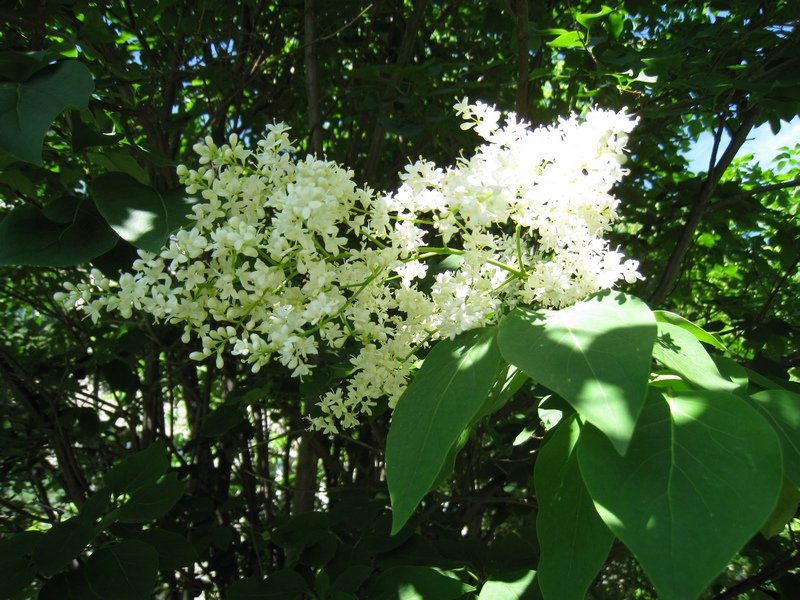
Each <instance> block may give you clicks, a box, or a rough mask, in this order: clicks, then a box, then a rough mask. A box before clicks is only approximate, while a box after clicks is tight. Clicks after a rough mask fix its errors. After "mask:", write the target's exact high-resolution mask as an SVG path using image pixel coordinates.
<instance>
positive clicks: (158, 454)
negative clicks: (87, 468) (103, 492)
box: [103, 442, 169, 495]
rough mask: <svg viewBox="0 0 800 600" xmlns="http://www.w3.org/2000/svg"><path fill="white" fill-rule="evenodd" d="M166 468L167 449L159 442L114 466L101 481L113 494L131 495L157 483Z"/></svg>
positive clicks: (167, 462) (167, 461)
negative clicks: (103, 481) (109, 487)
mask: <svg viewBox="0 0 800 600" xmlns="http://www.w3.org/2000/svg"><path fill="white" fill-rule="evenodd" d="M168 466H169V458H168V457H167V449H166V448H164V445H163V444H162V443H161V442H156V443H154V444H151V445H150V446H149V447H148V448H146V449H145V450H142V451H141V452H137V453H136V454H132V455H131V456H128V457H127V458H124V459H123V460H121V461H120V462H118V463H117V464H115V465H114V466H113V467H111V469H110V470H109V472H108V473H106V474H105V476H104V478H103V479H104V480H105V483H106V485H108V486H111V489H112V490H113V491H114V493H115V494H117V495H120V494H131V493H133V492H135V491H136V490H138V489H140V488H142V487H144V486H145V485H148V484H151V483H155V482H156V481H158V480H159V479H160V478H161V477H162V476H163V475H164V473H166V472H167V467H168Z"/></svg>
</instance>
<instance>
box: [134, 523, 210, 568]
mask: <svg viewBox="0 0 800 600" xmlns="http://www.w3.org/2000/svg"><path fill="white" fill-rule="evenodd" d="M131 537H133V539H137V540H139V541H142V542H146V543H148V544H150V545H151V546H153V548H155V549H156V551H157V552H158V568H159V569H160V570H162V571H165V572H169V571H175V570H177V569H182V568H186V567H191V566H192V565H193V564H194V563H196V562H197V561H198V560H200V556H199V555H198V554H197V550H196V549H195V547H194V546H193V545H192V543H191V542H190V541H189V540H188V539H187V538H186V536H185V535H181V534H180V533H175V532H173V531H167V530H166V529H159V528H158V527H151V528H149V529H145V530H144V531H140V532H137V533H136V534H135V535H133V536H131Z"/></svg>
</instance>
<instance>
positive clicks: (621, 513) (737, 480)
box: [578, 390, 783, 600]
mask: <svg viewBox="0 0 800 600" xmlns="http://www.w3.org/2000/svg"><path fill="white" fill-rule="evenodd" d="M578 462H579V464H580V469H581V473H582V474H583V478H584V481H585V482H586V487H587V488H588V490H589V493H590V495H591V496H592V499H593V500H594V503H595V507H596V508H597V511H598V513H599V514H600V516H601V517H602V518H603V520H604V521H605V523H606V525H608V526H609V528H610V529H611V530H612V531H613V532H614V533H615V534H616V535H617V536H618V537H619V538H620V539H621V540H622V541H623V542H624V543H625V545H626V546H628V548H630V550H631V551H632V552H633V554H634V555H635V556H636V558H637V559H638V561H639V563H640V564H641V565H642V567H643V568H644V570H645V572H646V573H647V575H648V577H649V578H650V580H651V581H652V582H653V585H654V586H655V588H656V590H657V591H658V593H659V598H661V599H662V600H673V599H674V600H678V599H683V598H696V597H697V596H698V595H699V594H700V592H702V591H703V589H704V588H705V587H706V586H707V585H708V584H709V583H710V582H711V581H712V580H713V579H714V577H715V576H716V575H718V574H719V573H720V572H721V571H722V570H723V569H724V568H725V565H726V564H728V561H729V560H730V559H731V558H732V557H733V556H734V554H736V552H737V551H738V550H739V549H741V547H742V546H744V544H745V543H746V542H747V541H748V540H749V539H750V538H751V537H752V536H753V535H754V534H755V533H756V532H757V531H758V530H759V528H760V527H761V525H762V524H763V523H764V521H765V520H766V519H767V517H768V516H769V515H770V513H771V512H772V510H773V508H774V507H775V503H776V501H777V499H778V494H779V492H780V489H781V482H782V479H783V469H782V467H781V449H780V444H779V442H778V438H777V436H776V435H775V432H774V431H773V430H772V428H771V427H770V426H769V424H768V423H767V422H766V421H765V420H764V419H763V418H761V417H760V416H759V414H758V413H757V412H756V411H755V410H754V409H753V408H751V407H750V405H749V404H748V403H747V402H746V401H745V400H743V399H741V398H739V397H737V396H734V395H732V394H727V393H723V392H714V391H697V392H685V393H681V394H676V395H674V396H666V395H664V394H663V393H662V392H661V391H658V390H653V391H652V393H651V394H650V395H649V396H648V399H647V404H646V405H645V408H644V410H643V411H642V415H641V417H640V419H639V423H638V425H637V428H636V432H635V434H634V437H633V440H632V441H631V445H630V448H629V451H628V454H627V455H625V456H624V457H622V456H619V454H618V453H617V452H615V450H614V448H613V446H612V445H611V444H610V443H609V442H608V440H607V439H606V438H605V436H603V435H602V434H601V433H600V431H598V430H596V429H594V428H592V427H590V426H587V427H586V428H585V429H584V431H582V433H581V436H580V439H579V442H578Z"/></svg>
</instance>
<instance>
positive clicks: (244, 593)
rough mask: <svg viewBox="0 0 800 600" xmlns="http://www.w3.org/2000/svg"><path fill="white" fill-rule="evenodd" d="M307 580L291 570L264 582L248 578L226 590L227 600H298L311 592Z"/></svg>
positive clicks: (275, 574) (268, 578)
mask: <svg viewBox="0 0 800 600" xmlns="http://www.w3.org/2000/svg"><path fill="white" fill-rule="evenodd" d="M310 591H311V590H310V589H309V587H308V584H307V583H306V581H305V579H303V578H302V577H301V576H300V575H299V574H298V573H296V572H295V571H292V570H290V569H284V570H282V571H278V572H277V573H273V574H272V575H270V576H269V577H267V579H266V580H264V581H259V580H258V579H256V578H255V577H247V578H245V579H242V580H240V581H237V582H236V583H234V584H233V585H231V586H230V587H228V589H227V590H226V598H227V600H296V599H297V598H298V597H302V595H303V594H305V593H307V592H310Z"/></svg>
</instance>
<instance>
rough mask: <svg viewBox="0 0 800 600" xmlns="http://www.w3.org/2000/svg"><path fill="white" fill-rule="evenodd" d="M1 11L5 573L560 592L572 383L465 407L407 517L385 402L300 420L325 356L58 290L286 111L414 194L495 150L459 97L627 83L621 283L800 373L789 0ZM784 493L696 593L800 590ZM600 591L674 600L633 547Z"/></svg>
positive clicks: (123, 262)
mask: <svg viewBox="0 0 800 600" xmlns="http://www.w3.org/2000/svg"><path fill="white" fill-rule="evenodd" d="M0 10H1V11H2V17H3V23H4V24H3V26H2V29H0V34H1V36H0V170H1V172H0V194H1V195H2V201H1V203H0V211H2V212H0V218H2V221H0V265H2V267H0V269H1V270H2V275H3V277H2V282H3V283H2V284H0V285H2V291H1V292H0V305H2V310H0V331H2V339H3V343H2V346H0V411H2V415H1V416H2V419H1V420H0V422H2V429H0V459H2V463H3V466H2V472H3V473H5V477H4V478H3V480H2V483H0V486H2V494H0V498H2V500H0V504H2V507H3V512H2V514H3V518H2V520H1V521H0V528H2V539H0V580H3V581H7V582H9V583H8V585H7V586H5V591H3V592H2V593H4V594H6V595H7V596H8V597H15V598H16V597H19V598H25V597H33V596H34V595H35V594H37V593H38V594H39V597H40V598H43V599H46V598H67V597H70V598H95V597H100V598H110V597H119V598H122V597H127V598H146V597H150V595H151V594H152V593H154V592H153V590H156V592H155V593H156V594H157V597H163V598H183V597H192V596H198V595H203V594H205V596H206V597H209V598H215V597H226V598H230V599H235V598H243V597H260V595H263V596H265V597H266V596H267V595H268V594H279V593H280V594H284V596H277V595H276V597H288V598H293V597H296V596H298V595H301V594H306V595H308V596H311V597H313V594H315V595H316V597H319V598H325V597H331V598H348V597H383V596H386V597H389V596H392V594H393V593H396V590H397V589H398V586H399V585H400V584H401V583H402V582H404V581H412V582H413V583H414V585H416V586H417V590H418V592H419V593H420V594H422V595H423V596H424V597H437V598H448V597H449V598H457V597H461V596H464V595H467V596H466V597H469V594H472V595H473V596H477V595H478V594H479V595H480V597H481V598H505V597H511V596H503V595H502V593H503V592H502V590H501V588H502V589H516V590H517V591H518V593H519V594H520V597H538V596H537V595H536V594H538V593H539V591H538V586H537V584H536V583H535V575H534V571H535V570H536V569H537V564H538V558H539V549H538V547H537V537H536V532H535V518H536V511H537V508H538V502H539V501H540V498H539V497H538V495H537V493H536V481H535V480H534V478H533V477H532V474H533V472H534V464H535V463H536V460H537V456H538V455H539V454H538V450H539V448H540V444H541V442H542V440H543V439H544V436H545V435H546V434H547V432H548V431H549V430H551V429H552V428H551V427H550V422H549V421H548V419H547V417H546V414H547V413H546V412H544V408H547V404H545V405H544V406H543V407H540V400H542V399H543V398H545V397H547V396H549V395H551V394H550V390H548V389H546V388H544V387H543V386H532V385H526V386H523V387H522V388H521V389H520V390H519V391H518V392H517V393H516V394H514V396H513V398H512V399H511V400H509V401H508V402H507V403H506V404H505V406H504V407H503V408H502V409H500V410H499V411H498V412H496V413H494V414H493V415H492V416H491V417H489V418H487V419H484V420H483V421H481V422H480V423H479V424H478V425H477V426H476V427H474V428H473V430H472V431H471V433H470V435H469V436H468V439H466V438H465V440H464V442H465V443H464V447H463V449H462V450H461V452H460V453H458V456H457V457H455V458H454V460H455V461H456V462H455V469H454V472H455V473H456V474H457V475H456V476H452V477H450V478H448V479H447V480H446V481H444V482H443V484H442V486H440V487H439V488H438V489H436V490H434V491H433V492H432V493H431V494H429V495H428V496H426V497H425V499H424V500H423V501H422V503H421V505H420V507H419V509H418V510H417V513H416V514H415V516H414V517H413V519H412V521H411V522H410V524H409V525H407V526H406V527H404V528H403V529H402V530H401V531H400V533H398V534H397V535H395V536H390V521H391V514H390V512H389V510H388V496H387V489H386V484H385V481H384V479H385V477H384V474H383V471H384V456H383V449H384V448H385V443H386V436H387V431H388V429H389V419H388V415H387V414H385V413H384V414H381V415H378V416H377V417H376V418H375V419H374V420H373V421H372V422H370V423H368V424H365V425H362V426H360V427H359V428H358V430H357V431H356V432H355V433H353V435H337V436H333V437H331V438H329V437H325V436H322V435H320V434H318V433H310V432H308V431H307V430H306V428H307V421H306V420H305V418H304V417H305V416H306V415H307V414H308V413H309V411H310V410H311V406H312V405H313V400H314V398H315V397H316V396H317V395H318V394H319V393H320V391H321V390H322V389H324V387H325V386H326V385H327V383H328V382H327V381H326V380H320V379H315V378H311V379H308V380H305V381H303V382H302V383H301V384H298V382H297V380H294V379H291V378H288V377H286V375H285V373H284V372H283V370H281V369H279V368H277V367H276V368H265V369H263V370H262V371H261V372H259V373H258V374H257V375H254V374H252V373H251V372H250V371H249V370H248V369H247V368H246V367H244V366H242V365H241V364H240V363H239V362H238V361H237V360H236V359H235V357H227V358H226V360H225V361H224V364H222V366H218V365H217V364H215V362H214V361H213V360H206V361H203V362H199V363H198V362H196V361H193V360H190V359H189V355H190V353H191V352H192V351H194V350H196V349H197V347H196V343H194V342H189V343H185V342H183V341H182V340H181V332H180V331H179V330H178V328H176V327H174V326H168V325H163V324H153V323H152V322H151V321H150V320H149V319H148V318H146V317H145V316H141V315H134V316H133V317H132V318H130V319H121V318H119V317H118V316H114V315H113V314H110V313H109V314H107V315H103V316H102V318H101V319H100V320H98V321H97V322H96V323H95V322H93V321H91V320H88V319H85V318H84V316H83V315H82V314H80V313H76V312H73V311H65V310H64V308H63V306H62V305H61V304H60V303H58V302H56V301H54V300H53V296H54V294H55V293H56V292H58V291H61V290H62V284H63V282H64V281H73V282H77V281H86V280H88V279H89V277H90V275H91V269H98V270H99V271H100V272H102V273H104V274H106V275H108V276H110V277H113V276H115V275H116V274H117V273H119V272H120V271H122V272H124V271H127V270H130V269H131V264H132V262H133V260H134V259H135V257H136V254H135V251H136V248H144V249H149V250H153V251H156V250H158V249H159V248H160V247H161V246H162V245H163V244H164V243H165V242H166V240H167V238H168V236H169V234H170V233H172V232H174V231H175V230H176V229H177V228H178V227H180V226H181V225H182V224H185V220H184V219H183V215H184V214H185V213H186V212H187V209H188V206H190V205H191V203H193V202H194V201H195V199H193V198H191V197H190V196H188V195H187V194H186V193H185V192H184V190H183V189H182V188H181V186H180V185H179V182H178V177H177V175H176V166H177V165H178V164H187V165H192V164H195V163H196V157H195V155H194V153H193V151H192V147H193V145H194V144H195V143H196V142H198V141H200V140H202V139H203V138H204V137H206V136H210V137H211V138H212V139H213V140H214V141H216V142H217V143H220V144H221V143H223V142H224V140H225V139H227V136H228V135H229V134H232V133H235V134H237V135H238V136H239V138H240V139H242V140H245V141H246V142H247V143H248V145H255V143H256V142H257V141H258V140H259V139H260V138H261V136H262V135H263V132H264V131H265V127H266V125H267V124H269V123H272V122H274V121H276V120H277V121H282V122H285V123H287V124H290V125H291V126H292V131H291V135H292V137H293V138H294V139H296V140H298V143H299V144H300V146H301V147H302V148H303V152H308V153H314V154H316V155H318V156H322V155H324V156H326V157H327V158H329V159H332V160H335V161H338V162H340V163H341V164H343V165H345V166H347V167H349V168H352V169H353V170H354V172H355V174H356V178H357V180H358V181H359V182H360V183H363V184H366V185H369V186H371V187H373V188H375V189H393V188H394V187H396V185H397V182H398V173H399V172H401V171H402V170H403V167H404V165H405V164H406V163H407V162H408V160H409V159H412V160H413V159H416V158H417V157H419V156H424V157H426V158H429V159H432V160H435V161H436V162H437V163H439V164H450V163H452V162H453V161H454V160H455V157H457V156H458V155H459V153H461V152H467V151H468V150H469V149H470V148H472V147H473V145H474V141H473V138H472V134H471V133H470V132H465V131H463V130H462V129H461V128H460V121H459V120H458V119H457V118H456V117H455V116H454V114H453V111H452V105H453V104H454V102H455V100H456V98H458V99H460V98H462V97H464V96H469V97H470V98H471V99H480V100H482V101H484V102H486V103H489V104H496V105H497V106H498V107H499V108H501V109H503V110H515V111H516V112H517V114H518V115H520V116H521V117H522V118H524V119H526V120H528V121H529V122H531V124H532V125H541V124H551V123H553V122H554V121H555V120H556V119H557V118H558V117H559V116H564V115H567V114H568V113H570V112H571V111H577V112H585V111H586V110H588V108H589V107H591V106H593V105H598V106H602V107H606V108H613V109H620V108H622V107H623V106H627V107H628V109H629V111H631V112H633V113H634V114H636V115H637V116H638V117H639V120H640V122H639V126H638V127H637V128H636V129H635V130H634V132H633V133H632V134H631V138H630V144H629V145H630V151H631V153H630V160H629V162H628V164H627V165H626V167H627V168H628V169H629V170H630V173H629V175H628V176H627V177H626V178H625V179H624V180H623V182H622V183H621V184H619V185H618V186H617V188H616V189H615V190H614V193H615V194H616V195H617V197H619V198H620V199H621V201H622V202H621V206H620V211H621V213H622V215H623V218H622V219H621V220H620V221H619V222H618V223H616V225H615V229H614V231H613V232H612V233H611V237H612V239H613V242H614V244H619V245H620V247H621V248H622V249H623V250H624V251H625V252H626V254H627V255H629V256H632V257H635V258H637V259H639V260H640V261H641V263H642V264H641V271H642V273H643V274H644V275H645V276H646V279H645V280H644V281H643V282H640V283H638V284H636V285H635V286H632V287H631V288H630V289H628V290H626V291H629V292H631V293H633V294H637V295H638V296H639V297H641V298H643V299H645V300H647V301H648V302H649V303H650V305H651V306H652V307H653V308H661V309H666V310H670V311H674V312H676V313H680V314H681V315H683V316H685V317H686V318H688V319H691V320H693V321H696V322H697V323H698V324H700V325H701V326H703V328H704V329H705V330H706V331H709V332H714V333H716V334H718V338H719V340H722V342H724V344H725V345H726V346H727V348H728V349H729V357H730V358H733V359H735V360H736V361H738V362H740V363H742V364H744V365H746V366H748V367H752V368H753V369H755V370H757V371H758V372H759V373H762V374H763V375H766V376H769V377H772V378H773V379H774V381H778V382H780V383H779V385H781V386H783V387H785V388H787V389H794V391H795V392H796V391H797V389H796V387H795V388H792V386H793V385H795V384H794V382H796V380H797V375H796V368H797V366H798V364H800V347H798V344H799V342H798V331H800V327H798V319H799V318H800V317H799V316H798V315H800V312H798V297H799V295H798V294H799V293H800V289H799V287H800V277H799V276H798V272H797V271H798V270H797V265H798V248H800V243H799V241H800V222H798V210H797V207H798V196H797V188H796V186H797V185H798V183H800V162H798V160H800V159H798V154H797V152H798V149H797V148H783V149H777V148H776V162H774V163H772V164H771V165H770V166H769V167H763V166H759V165H758V164H757V163H756V162H755V160H754V158H753V157H748V156H742V152H741V149H742V146H743V144H744V142H745V140H746V139H747V138H748V136H751V135H752V131H753V128H754V127H756V126H759V125H762V124H765V123H768V124H769V125H770V126H771V127H772V129H773V131H778V130H779V129H780V128H781V127H783V126H785V123H786V122H788V121H789V120H791V119H792V118H794V117H795V116H797V114H798V106H799V105H800V64H798V55H799V53H798V50H800V45H799V44H798V30H797V27H798V17H800V14H799V13H800V8H798V7H797V3H795V2H791V1H788V0H787V1H780V0H778V1H775V2H761V1H756V0H741V1H738V2H735V3H730V2H708V1H702V2H701V1H692V2H688V3H687V2H680V3H677V2H667V3H663V2H661V3H656V2H651V1H649V0H641V1H626V2H609V3H608V4H607V5H603V4H600V3H599V2H590V1H573V2H558V1H554V0H553V1H548V2H526V1H525V0H522V1H515V2H510V1H509V2H495V3H482V2H475V1H472V2H470V1H467V2H430V1H428V0H413V1H412V0H408V1H407V2H389V1H385V0H384V1H376V2H373V3H372V4H361V3H357V2H352V1H350V0H345V1H341V2H324V1H323V0H316V1H313V0H305V1H304V2H302V3H301V2H297V1H288V0H279V1H274V2H261V1H259V2H256V1H247V2H240V3H237V4H236V5H235V6H231V5H230V4H229V3H225V2H219V1H217V2H215V1H213V0H208V1H206V2H203V3H191V2H174V3H165V2H156V1H155V0H150V1H148V0H128V1H124V2H118V3H116V2H115V3H97V2H88V1H87V2H81V1H77V2H66V3H61V2H59V3H50V2H44V3H42V2H27V1H21V2H9V3H5V4H4V5H3V6H2V8H1V9H0ZM703 132H710V133H711V134H712V135H713V137H714V144H713V148H712V150H711V152H710V155H709V156H708V157H707V162H708V168H707V169H706V171H705V172H703V173H700V174H695V173H693V172H692V171H691V170H690V168H689V164H688V163H687V159H686V157H685V155H686V152H687V151H688V149H689V148H690V146H691V145H692V143H693V142H694V141H696V140H697V139H698V137H699V136H700V134H701V133H703ZM329 366H330V369H329V371H328V372H329V373H331V372H332V373H334V374H335V373H336V369H341V368H345V369H346V367H347V365H344V366H342V365H336V364H333V365H329ZM776 385H778V384H776ZM554 402H556V400H552V399H551V400H550V403H551V405H550V406H551V408H552V403H554ZM794 426H795V427H797V424H796V423H795V424H794ZM563 430H564V429H563V428H562V431H563ZM549 435H552V433H550V434H549ZM548 439H550V438H548ZM523 442H524V443H523ZM553 447H554V446H553ZM784 496H785V497H784ZM782 497H783V498H784V499H783V501H782V504H781V506H784V507H788V508H786V512H785V514H782V515H779V516H778V517H777V525H776V529H774V531H770V530H766V532H767V534H769V533H778V532H779V531H782V533H781V534H780V535H774V536H772V537H769V538H767V537H765V536H764V535H762V534H758V535H756V537H754V538H753V540H752V541H751V542H750V543H749V544H748V545H747V546H746V547H745V548H743V549H742V551H741V552H740V554H739V555H737V557H736V558H734V559H733V562H732V563H731V564H730V565H729V567H728V569H727V570H726V571H725V572H724V573H723V574H722V575H720V577H719V579H718V580H717V581H716V582H714V583H713V584H712V586H710V587H709V589H708V590H707V591H706V592H705V595H704V597H706V598H726V597H736V594H738V593H740V592H741V593H750V594H751V596H750V597H754V598H755V597H760V596H758V595H757V594H758V593H759V592H757V591H753V590H759V589H760V590H762V592H760V593H762V594H767V595H771V596H772V597H784V598H791V597H794V596H793V594H796V587H797V586H798V585H800V583H798V577H797V575H796V569H797V567H798V566H799V565H798V561H800V558H799V557H800V551H798V548H797V545H796V542H795V539H794V530H793V529H792V527H791V524H790V527H788V528H786V529H785V530H784V529H782V526H783V525H784V524H785V523H786V522H787V521H790V518H791V517H792V515H793V514H794V509H795V508H796V506H797V500H798V497H797V488H796V487H794V486H792V485H791V484H787V486H786V487H785V489H784V495H783V496H782ZM112 542H115V543H112ZM114 565H122V566H114ZM434 568H435V569H434ZM436 569H438V570H436ZM265 577H266V580H265V579H264V578H265ZM126 580H127V581H129V583H128V584H125V583H124V581H126ZM121 582H122V583H121ZM126 585H127V587H126ZM426 586H430V587H426ZM509 593H511V592H509ZM589 593H590V594H591V595H592V597H596V598H622V597H633V596H634V594H638V597H645V598H646V597H655V591H654V589H653V587H652V584H651V583H650V582H649V580H648V579H647V576H646V575H645V574H644V572H643V571H642V570H641V568H640V567H639V565H638V563H637V561H636V559H635V558H634V557H633V556H632V555H631V554H630V552H629V551H628V550H627V549H626V547H625V546H624V545H622V544H620V543H616V544H615V545H614V546H613V547H612V550H611V553H610V555H609V558H608V559H607V560H606V562H605V563H604V566H603V568H602V570H601V572H600V574H599V575H598V577H597V578H596V579H595V580H594V582H593V583H592V585H591V586H590V588H589ZM426 594H427V595H426ZM493 594H494V595H493ZM524 594H528V595H524ZM392 597H394V596H392ZM401 597H405V596H401ZM409 597H410V596H409ZM761 597H763V596H761Z"/></svg>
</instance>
